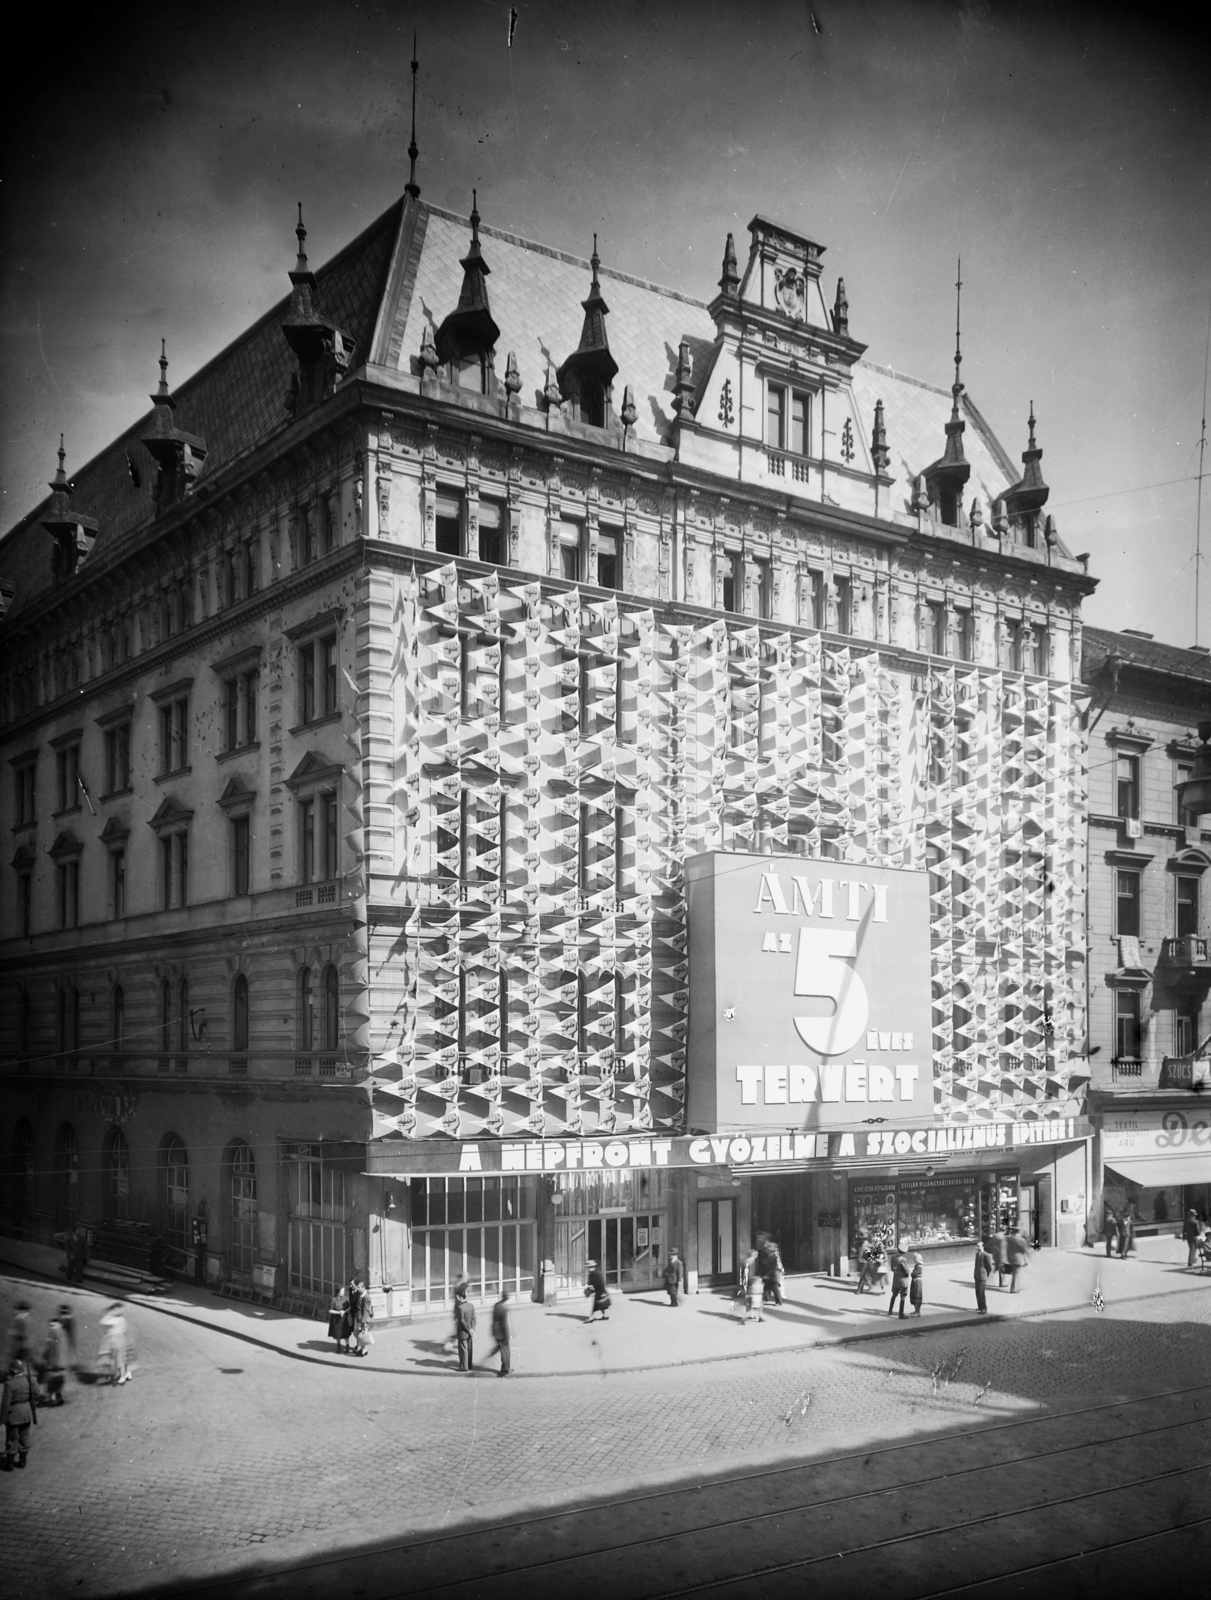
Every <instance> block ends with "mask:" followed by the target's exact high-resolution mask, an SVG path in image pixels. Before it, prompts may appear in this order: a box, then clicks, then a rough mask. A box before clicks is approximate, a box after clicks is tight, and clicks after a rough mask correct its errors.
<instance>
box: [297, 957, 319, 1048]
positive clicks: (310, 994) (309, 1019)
mask: <svg viewBox="0 0 1211 1600" xmlns="http://www.w3.org/2000/svg"><path fill="white" fill-rule="evenodd" d="M299 1049H300V1050H314V1049H315V985H314V984H313V982H312V979H311V968H310V967H303V968H302V969H301V970H300V972H299Z"/></svg>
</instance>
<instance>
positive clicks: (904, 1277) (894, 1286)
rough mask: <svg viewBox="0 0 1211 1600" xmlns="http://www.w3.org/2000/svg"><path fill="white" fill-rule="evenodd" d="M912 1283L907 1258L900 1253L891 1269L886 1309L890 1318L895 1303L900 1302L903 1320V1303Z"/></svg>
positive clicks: (910, 1269)
mask: <svg viewBox="0 0 1211 1600" xmlns="http://www.w3.org/2000/svg"><path fill="white" fill-rule="evenodd" d="M911 1281H912V1268H911V1267H910V1266H909V1264H908V1257H907V1256H906V1255H904V1254H903V1253H901V1254H900V1255H898V1256H897V1257H896V1260H895V1265H894V1266H893V1267H892V1269H891V1304H890V1305H889V1306H888V1308H887V1315H888V1316H889V1317H890V1316H892V1315H893V1314H894V1312H895V1309H896V1301H897V1300H898V1301H899V1302H900V1318H901V1320H903V1318H904V1302H905V1300H906V1299H907V1298H908V1285H909V1283H910V1282H911Z"/></svg>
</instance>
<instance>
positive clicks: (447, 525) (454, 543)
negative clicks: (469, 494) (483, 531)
mask: <svg viewBox="0 0 1211 1600" xmlns="http://www.w3.org/2000/svg"><path fill="white" fill-rule="evenodd" d="M433 543H434V545H435V547H436V549H437V551H438V553H439V554H440V555H443V556H460V555H462V553H463V507H462V500H461V499H460V498H459V497H458V496H457V495H451V494H439V495H438V497H437V512H436V515H435V517H434V519H433Z"/></svg>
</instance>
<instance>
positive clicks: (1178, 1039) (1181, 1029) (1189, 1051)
mask: <svg viewBox="0 0 1211 1600" xmlns="http://www.w3.org/2000/svg"><path fill="white" fill-rule="evenodd" d="M1198 1045H1199V1037H1198V1012H1197V1011H1175V1012H1174V1014H1173V1054H1174V1055H1175V1056H1192V1055H1193V1054H1194V1052H1195V1050H1197V1049H1198Z"/></svg>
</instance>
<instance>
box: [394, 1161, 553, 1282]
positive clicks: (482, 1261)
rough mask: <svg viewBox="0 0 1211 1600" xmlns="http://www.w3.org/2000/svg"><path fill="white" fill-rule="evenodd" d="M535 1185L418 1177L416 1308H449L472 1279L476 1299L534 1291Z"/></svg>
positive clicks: (414, 1243)
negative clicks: (461, 1282)
mask: <svg viewBox="0 0 1211 1600" xmlns="http://www.w3.org/2000/svg"><path fill="white" fill-rule="evenodd" d="M534 1197H535V1187H534V1180H532V1179H530V1180H527V1179H523V1178H414V1179H413V1180H412V1304H413V1305H414V1306H418V1307H419V1306H440V1305H445V1304H447V1303H448V1302H449V1301H451V1300H453V1298H454V1286H455V1284H456V1283H458V1282H459V1280H460V1279H462V1278H465V1279H466V1280H467V1284H468V1292H469V1294H470V1296H471V1298H472V1299H475V1300H495V1299H497V1298H498V1297H499V1295H500V1291H501V1290H502V1289H508V1291H509V1293H510V1294H514V1295H517V1294H521V1295H529V1294H532V1293H533V1290H534V1255H535V1241H534V1227H535V1224H534Z"/></svg>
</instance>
